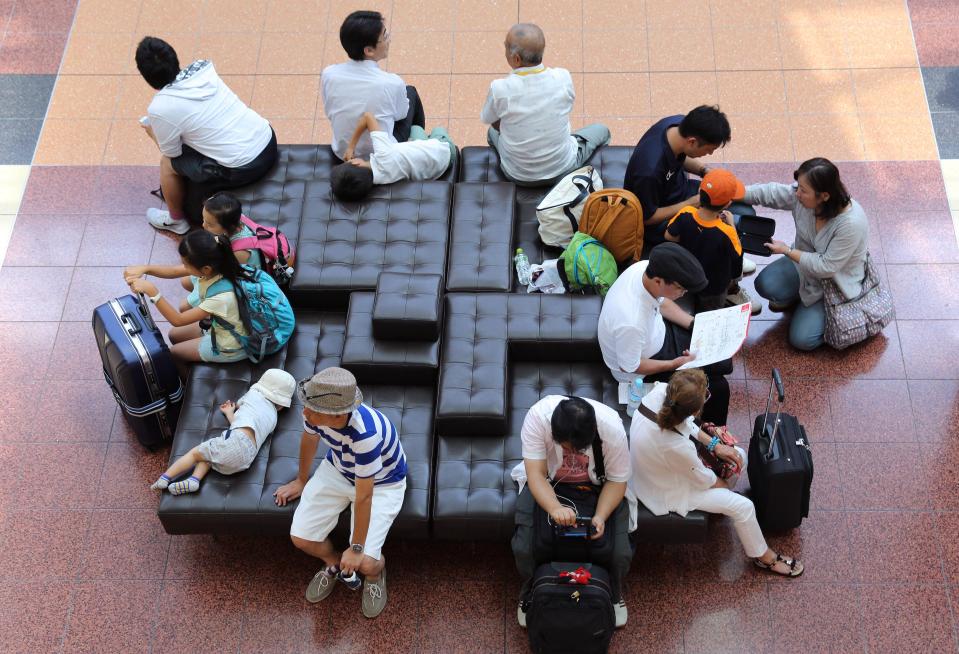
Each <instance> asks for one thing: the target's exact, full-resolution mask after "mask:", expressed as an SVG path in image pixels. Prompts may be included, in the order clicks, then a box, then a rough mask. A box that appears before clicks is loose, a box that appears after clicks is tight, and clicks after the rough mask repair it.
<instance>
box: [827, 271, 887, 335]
mask: <svg viewBox="0 0 959 654" xmlns="http://www.w3.org/2000/svg"><path fill="white" fill-rule="evenodd" d="M822 290H823V303H824V306H825V309H826V333H825V341H826V343H828V344H829V345H831V346H832V347H834V348H836V349H837V350H844V349H845V348H847V347H849V346H850V345H855V344H856V343H860V342H862V341H864V340H866V339H867V338H869V337H870V336H875V335H876V334H878V333H879V332H881V331H882V329H883V327H885V326H886V325H888V324H889V323H890V322H891V321H892V320H894V319H895V317H896V309H895V307H894V306H893V303H892V297H891V296H890V295H889V292H888V291H887V290H886V289H885V288H884V287H883V285H882V282H881V281H880V280H879V275H878V274H877V273H876V269H875V268H873V265H872V260H871V259H870V257H869V254H868V253H867V254H866V278H865V279H864V280H863V283H862V293H860V294H859V296H858V297H855V298H852V299H846V297H845V296H844V295H843V294H842V291H840V290H839V287H838V286H836V283H835V282H834V281H833V280H831V279H823V280H822Z"/></svg>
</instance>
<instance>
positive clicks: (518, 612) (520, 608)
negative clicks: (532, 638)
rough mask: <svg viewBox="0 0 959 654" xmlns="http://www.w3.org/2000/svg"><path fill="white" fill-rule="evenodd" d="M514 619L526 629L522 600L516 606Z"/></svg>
mask: <svg viewBox="0 0 959 654" xmlns="http://www.w3.org/2000/svg"><path fill="white" fill-rule="evenodd" d="M516 621H517V622H518V623H519V626H521V627H522V628H523V629H526V611H524V610H523V600H520V601H519V606H517V607H516Z"/></svg>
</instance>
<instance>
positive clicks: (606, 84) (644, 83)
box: [583, 73, 652, 116]
mask: <svg viewBox="0 0 959 654" xmlns="http://www.w3.org/2000/svg"><path fill="white" fill-rule="evenodd" d="M583 96H584V97H583V102H584V106H585V112H584V113H585V115H587V116H648V115H650V114H651V113H652V112H651V110H650V104H649V75H648V74H647V73H594V74H591V75H588V76H587V77H586V80H585V84H584V88H583Z"/></svg>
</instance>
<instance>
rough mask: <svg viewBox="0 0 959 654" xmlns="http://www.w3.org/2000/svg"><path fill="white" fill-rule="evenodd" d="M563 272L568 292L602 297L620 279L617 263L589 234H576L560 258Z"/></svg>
mask: <svg viewBox="0 0 959 654" xmlns="http://www.w3.org/2000/svg"><path fill="white" fill-rule="evenodd" d="M560 258H561V259H562V260H563V272H565V273H566V275H565V277H566V282H567V284H568V286H569V288H568V290H570V291H580V290H584V289H587V288H592V289H594V290H595V291H596V292H597V293H599V294H600V295H602V296H605V295H606V292H607V291H608V290H609V287H610V286H612V285H613V282H615V281H616V278H617V277H618V276H619V269H618V268H617V267H616V259H614V258H613V255H612V254H611V253H610V251H609V250H607V249H606V248H605V247H603V244H602V243H600V242H599V241H597V240H596V239H595V238H593V237H592V236H590V235H589V234H583V233H582V232H576V233H575V234H573V240H572V241H570V242H569V245H568V246H566V249H565V250H563V254H562V255H561V256H560Z"/></svg>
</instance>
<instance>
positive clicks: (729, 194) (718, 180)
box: [699, 168, 746, 207]
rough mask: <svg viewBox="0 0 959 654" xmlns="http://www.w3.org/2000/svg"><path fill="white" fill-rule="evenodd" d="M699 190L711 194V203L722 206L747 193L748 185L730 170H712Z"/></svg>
mask: <svg viewBox="0 0 959 654" xmlns="http://www.w3.org/2000/svg"><path fill="white" fill-rule="evenodd" d="M699 190H700V191H701V192H704V193H705V194H706V195H708V196H709V204H711V205H713V206H715V207H721V206H723V205H725V204H727V203H728V202H732V201H733V200H738V199H739V198H741V197H743V196H744V195H746V187H745V186H744V185H743V183H742V182H740V181H739V179H737V178H736V176H735V175H733V174H732V173H731V172H729V171H728V170H723V169H722V168H717V169H716V170H710V171H709V172H708V173H706V176H705V177H703V181H702V182H701V183H700V184H699Z"/></svg>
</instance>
